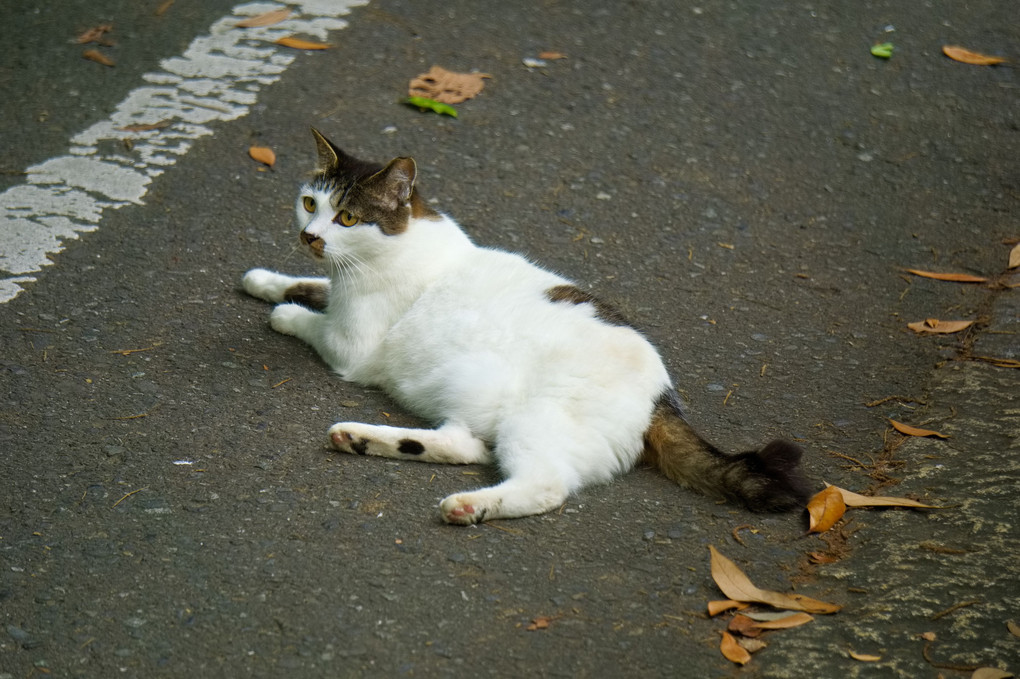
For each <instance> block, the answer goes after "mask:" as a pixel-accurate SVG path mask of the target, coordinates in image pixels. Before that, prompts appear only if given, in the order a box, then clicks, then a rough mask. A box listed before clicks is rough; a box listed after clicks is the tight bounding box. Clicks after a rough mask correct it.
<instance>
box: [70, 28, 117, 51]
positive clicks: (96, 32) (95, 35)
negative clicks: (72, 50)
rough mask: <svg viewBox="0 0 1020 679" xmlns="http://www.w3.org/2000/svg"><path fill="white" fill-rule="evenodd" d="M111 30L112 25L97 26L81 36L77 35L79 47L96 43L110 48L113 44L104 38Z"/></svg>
mask: <svg viewBox="0 0 1020 679" xmlns="http://www.w3.org/2000/svg"><path fill="white" fill-rule="evenodd" d="M112 30H113V24H99V25H98V26H95V27H93V28H90V29H88V30H87V31H85V32H84V33H82V34H81V35H79V36H78V38H77V42H78V44H79V45H85V44H87V43H90V42H97V43H99V44H100V45H106V46H110V45H112V44H113V42H112V41H110V40H109V39H107V38H105V37H104V36H105V35H106V34H107V33H109V32H110V31H112Z"/></svg>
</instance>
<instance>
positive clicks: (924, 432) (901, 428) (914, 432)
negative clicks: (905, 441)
mask: <svg viewBox="0 0 1020 679" xmlns="http://www.w3.org/2000/svg"><path fill="white" fill-rule="evenodd" d="M889 424H891V425H892V426H893V429H895V430H896V431H898V432H899V433H901V434H906V435H907V436H936V437H938V438H940V439H947V438H949V437H948V436H946V435H945V434H940V433H938V432H937V431H932V430H931V429H918V428H917V427H911V426H910V425H909V424H903V423H902V422H897V421H896V420H889Z"/></svg>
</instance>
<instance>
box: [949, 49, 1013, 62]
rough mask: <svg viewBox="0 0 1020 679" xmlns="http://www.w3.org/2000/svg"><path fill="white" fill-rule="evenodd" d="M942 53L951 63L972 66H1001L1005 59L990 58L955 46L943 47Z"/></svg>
mask: <svg viewBox="0 0 1020 679" xmlns="http://www.w3.org/2000/svg"><path fill="white" fill-rule="evenodd" d="M942 53H943V54H945V55H946V56H947V57H949V58H950V59H952V60H953V61H959V62H961V63H964V64H973V65H974V66H994V65H995V64H1001V63H1004V62H1005V61H1006V59H1004V58H1002V57H992V56H989V55H987V54H980V53H979V52H972V51H970V50H969V49H966V48H965V47H959V46H957V45H945V46H944V47H943V48H942Z"/></svg>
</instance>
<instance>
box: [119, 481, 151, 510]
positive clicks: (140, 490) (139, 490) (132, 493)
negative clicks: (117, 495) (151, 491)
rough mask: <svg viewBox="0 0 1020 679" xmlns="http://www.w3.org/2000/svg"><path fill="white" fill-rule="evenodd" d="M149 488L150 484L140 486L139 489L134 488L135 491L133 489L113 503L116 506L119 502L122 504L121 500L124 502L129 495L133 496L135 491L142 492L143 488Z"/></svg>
mask: <svg viewBox="0 0 1020 679" xmlns="http://www.w3.org/2000/svg"><path fill="white" fill-rule="evenodd" d="M147 488H148V486H143V487H142V488H139V489H138V490H133V491H131V492H130V493H128V494H127V495H125V496H124V497H122V498H121V499H119V500H117V501H116V502H114V503H113V506H114V507H116V506H117V505H119V504H120V503H121V502H123V501H124V500H126V499H128V498H129V497H131V496H132V495H134V494H135V493H141V492H142V491H143V490H146V489H147ZM112 508H113V507H111V509H112Z"/></svg>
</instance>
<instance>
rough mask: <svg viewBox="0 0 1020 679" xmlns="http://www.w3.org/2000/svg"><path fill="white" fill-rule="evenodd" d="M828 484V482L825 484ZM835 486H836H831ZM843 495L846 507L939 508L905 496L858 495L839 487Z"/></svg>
mask: <svg viewBox="0 0 1020 679" xmlns="http://www.w3.org/2000/svg"><path fill="white" fill-rule="evenodd" d="M825 485H827V486H828V485H829V484H825ZM833 488H836V486H833ZM839 492H840V495H842V496H843V502H845V503H846V506H847V507H913V508H915V509H941V507H935V506H934V505H924V504H921V503H920V502H917V501H915V500H908V499H907V498H905V497H886V496H882V495H874V496H871V495H859V494H857V493H854V492H853V491H849V490H847V489H846V488H840V489H839Z"/></svg>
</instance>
